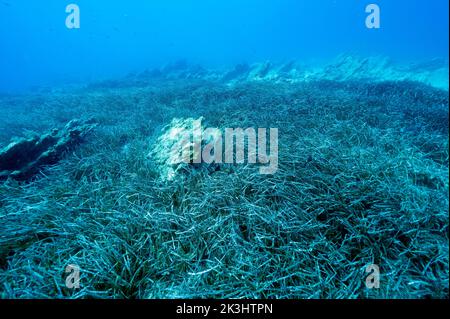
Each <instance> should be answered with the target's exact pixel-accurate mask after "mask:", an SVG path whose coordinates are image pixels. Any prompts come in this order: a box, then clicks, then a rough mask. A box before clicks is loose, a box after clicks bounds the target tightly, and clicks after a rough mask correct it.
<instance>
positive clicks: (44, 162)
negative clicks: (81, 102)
mask: <svg viewBox="0 0 450 319" xmlns="http://www.w3.org/2000/svg"><path fill="white" fill-rule="evenodd" d="M95 126H96V124H94V123H93V122H92V121H81V120H72V121H70V122H69V123H68V124H67V125H66V126H65V127H64V128H63V129H61V130H58V129H54V130H52V131H51V132H48V133H45V134H43V135H35V136H32V137H26V138H18V139H16V140H15V141H13V142H11V143H10V144H9V145H8V146H6V147H5V148H3V149H2V150H0V180H5V179H8V178H12V179H14V180H19V181H27V180H30V179H32V178H33V177H34V176H35V175H36V174H37V173H39V172H40V170H41V169H43V168H44V167H45V166H48V165H54V164H56V163H58V161H60V160H61V159H62V157H63V155H64V154H65V153H66V152H67V151H69V150H71V149H73V148H74V147H75V146H76V145H78V144H79V143H81V142H82V140H83V138H84V137H85V136H86V134H87V133H89V132H90V131H91V130H92V129H93V128H94V127H95Z"/></svg>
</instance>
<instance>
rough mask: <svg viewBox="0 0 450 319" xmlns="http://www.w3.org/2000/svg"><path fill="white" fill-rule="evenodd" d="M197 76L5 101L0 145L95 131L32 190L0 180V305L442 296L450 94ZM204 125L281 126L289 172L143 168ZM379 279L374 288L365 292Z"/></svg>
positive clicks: (151, 75) (179, 69) (420, 85)
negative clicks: (177, 129) (73, 128)
mask: <svg viewBox="0 0 450 319" xmlns="http://www.w3.org/2000/svg"><path fill="white" fill-rule="evenodd" d="M186 68H187V67H186V66H185V65H184V64H181V65H180V64H178V65H175V66H173V67H172V68H168V69H167V68H166V69H164V70H162V71H161V70H160V71H152V72H146V73H145V74H140V75H132V76H130V77H128V78H126V79H122V80H116V81H105V82H101V83H100V82H99V83H94V84H90V85H88V86H77V87H70V88H64V89H54V88H53V89H48V90H40V91H35V92H33V93H29V94H26V95H25V94H21V95H4V96H1V97H0V110H1V117H0V126H1V128H2V129H1V131H0V148H1V147H5V146H6V145H7V144H8V143H9V140H10V138H12V137H13V136H18V137H21V136H27V135H31V134H32V133H31V132H30V131H33V132H36V133H37V134H41V133H43V132H46V131H48V130H51V129H53V128H61V127H63V126H64V125H65V124H66V123H67V122H69V121H70V120H72V119H76V118H77V119H86V118H90V119H94V120H95V122H96V123H97V127H96V128H95V129H94V130H93V131H92V132H91V133H90V134H89V135H87V136H86V138H85V140H84V143H82V144H80V145H79V146H77V147H76V148H74V149H71V151H70V152H67V154H65V155H64V158H63V160H61V161H60V162H58V163H57V164H55V165H52V166H50V167H45V168H43V169H42V170H41V171H40V172H39V174H38V175H37V176H36V177H35V178H33V179H32V180H28V181H16V180H14V179H13V178H9V179H6V180H4V181H2V182H0V283H1V284H0V293H1V297H3V298H65V297H72V298H85V297H104V298H110V297H115V298H178V297H182V298H429V297H431V298H444V297H448V295H449V291H448V287H449V236H448V235H449V233H448V231H449V229H448V225H449V215H448V207H449V206H448V205H449V202H448V200H449V194H448V191H449V188H448V187H449V178H448V176H449V175H448V174H449V156H448V153H449V144H448V140H449V123H448V120H449V109H448V103H449V101H448V99H449V95H448V90H447V89H445V88H442V87H434V86H432V85H429V84H432V83H424V82H425V81H422V82H418V81H407V80H404V79H402V80H401V81H399V79H398V78H393V79H388V80H383V81H375V80H374V79H373V78H372V79H366V80H364V81H363V80H362V79H361V78H356V77H355V76H353V77H352V75H350V76H349V77H348V78H344V79H335V78H333V79H327V78H322V79H320V78H315V77H314V76H313V77H312V79H309V80H308V81H293V80H292V77H289V76H286V77H284V78H281V77H276V76H274V77H268V74H269V73H270V71H269V70H270V68H271V67H270V66H267V65H266V66H263V67H262V68H260V69H259V71H258V72H259V73H258V74H259V78H260V79H259V80H255V78H254V77H253V78H252V79H249V78H248V75H249V74H250V73H251V72H253V71H252V69H251V68H249V67H248V66H245V65H241V66H238V67H236V68H235V69H234V70H233V71H230V72H228V73H226V74H225V75H224V76H221V75H220V74H218V73H213V72H206V71H202V70H199V69H189V71H186V70H185V69H186ZM284 68H287V69H286V70H284V71H286V72H287V73H289V72H291V74H292V72H293V71H292V70H290V69H289V66H284ZM291 68H292V66H291ZM266 69H267V70H266ZM183 70H184V71H183ZM175 71H176V76H175V75H174V76H171V75H173V74H175V73H174V72H175ZM183 72H184V73H183ZM330 72H331V71H330V70H329V72H327V74H331V73H330ZM180 74H182V75H180ZM243 74H245V76H243ZM353 75H354V74H353ZM244 78H245V79H244ZM355 78H356V80H355ZM218 79H221V80H218ZM413 80H417V78H415V79H413ZM447 85H448V84H447ZM200 116H203V118H204V121H205V125H207V126H209V127H219V128H223V127H230V128H234V127H242V128H246V127H267V128H269V127H277V128H279V169H278V171H277V172H276V173H275V174H273V175H261V174H259V171H258V167H256V166H252V165H235V166H234V167H233V169H228V170H214V171H213V172H211V171H198V172H196V173H195V174H191V175H189V174H187V175H184V177H183V179H180V180H177V181H174V182H167V181H163V180H161V179H160V176H159V172H158V167H157V166H156V165H155V163H154V162H152V159H151V158H149V157H148V156H147V155H148V154H149V151H150V150H151V149H152V147H153V146H154V144H155V143H156V141H157V138H158V136H159V135H160V132H161V128H162V127H163V126H164V125H166V124H168V123H170V122H171V120H172V119H173V118H198V117H200ZM68 264H73V265H78V266H79V267H80V270H81V280H80V288H79V289H68V288H67V287H66V285H65V278H66V273H65V269H66V266H67V265H68ZM369 264H377V265H379V267H380V271H381V277H380V287H379V289H367V287H366V286H365V277H366V276H367V274H366V272H365V270H366V266H367V265H369Z"/></svg>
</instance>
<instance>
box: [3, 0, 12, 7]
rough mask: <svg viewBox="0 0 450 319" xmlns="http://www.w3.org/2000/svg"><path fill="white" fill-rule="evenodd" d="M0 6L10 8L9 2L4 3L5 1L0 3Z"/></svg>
mask: <svg viewBox="0 0 450 319" xmlns="http://www.w3.org/2000/svg"><path fill="white" fill-rule="evenodd" d="M2 4H3V5H4V6H6V7H10V6H11V4H10V3H9V2H6V1H2Z"/></svg>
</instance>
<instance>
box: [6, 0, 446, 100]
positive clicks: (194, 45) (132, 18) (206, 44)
mask: <svg viewBox="0 0 450 319" xmlns="http://www.w3.org/2000/svg"><path fill="white" fill-rule="evenodd" d="M70 3H75V4H77V5H79V7H80V11H81V28H80V29H72V30H70V29H67V28H66V26H65V19H66V16H67V13H66V12H65V8H66V6H67V5H68V4H70ZM369 3H376V4H378V5H379V6H380V8H381V29H378V30H374V29H372V30H369V29H367V28H366V27H365V18H366V16H367V14H366V13H365V7H366V5H368V4H369ZM340 53H353V54H359V55H378V54H381V55H386V56H389V57H391V58H394V59H397V60H402V61H412V60H424V59H429V58H434V57H441V58H445V59H448V1H447V0H370V1H369V0H368V1H361V0H340V1H339V0H314V1H305V0H226V1H219V0H147V1H144V0H129V1H111V0H109V1H107V0H67V1H62V0H39V1H29V0H0V92H12V91H18V90H23V89H26V88H29V87H30V86H38V85H59V84H63V83H70V82H76V81H91V80H96V79H100V78H104V77H113V76H120V75H123V74H126V73H128V72H131V71H142V70H143V69H145V68H149V67H154V66H160V65H162V64H164V63H168V62H172V61H174V60H177V59H180V58H183V59H187V60H188V61H191V62H193V63H200V64H202V65H205V66H209V67H218V66H224V65H231V64H235V63H240V62H244V61H246V62H254V61H264V60H276V61H280V60H284V59H302V60H309V59H318V60H327V59H331V58H333V57H335V56H336V55H338V54H340Z"/></svg>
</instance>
